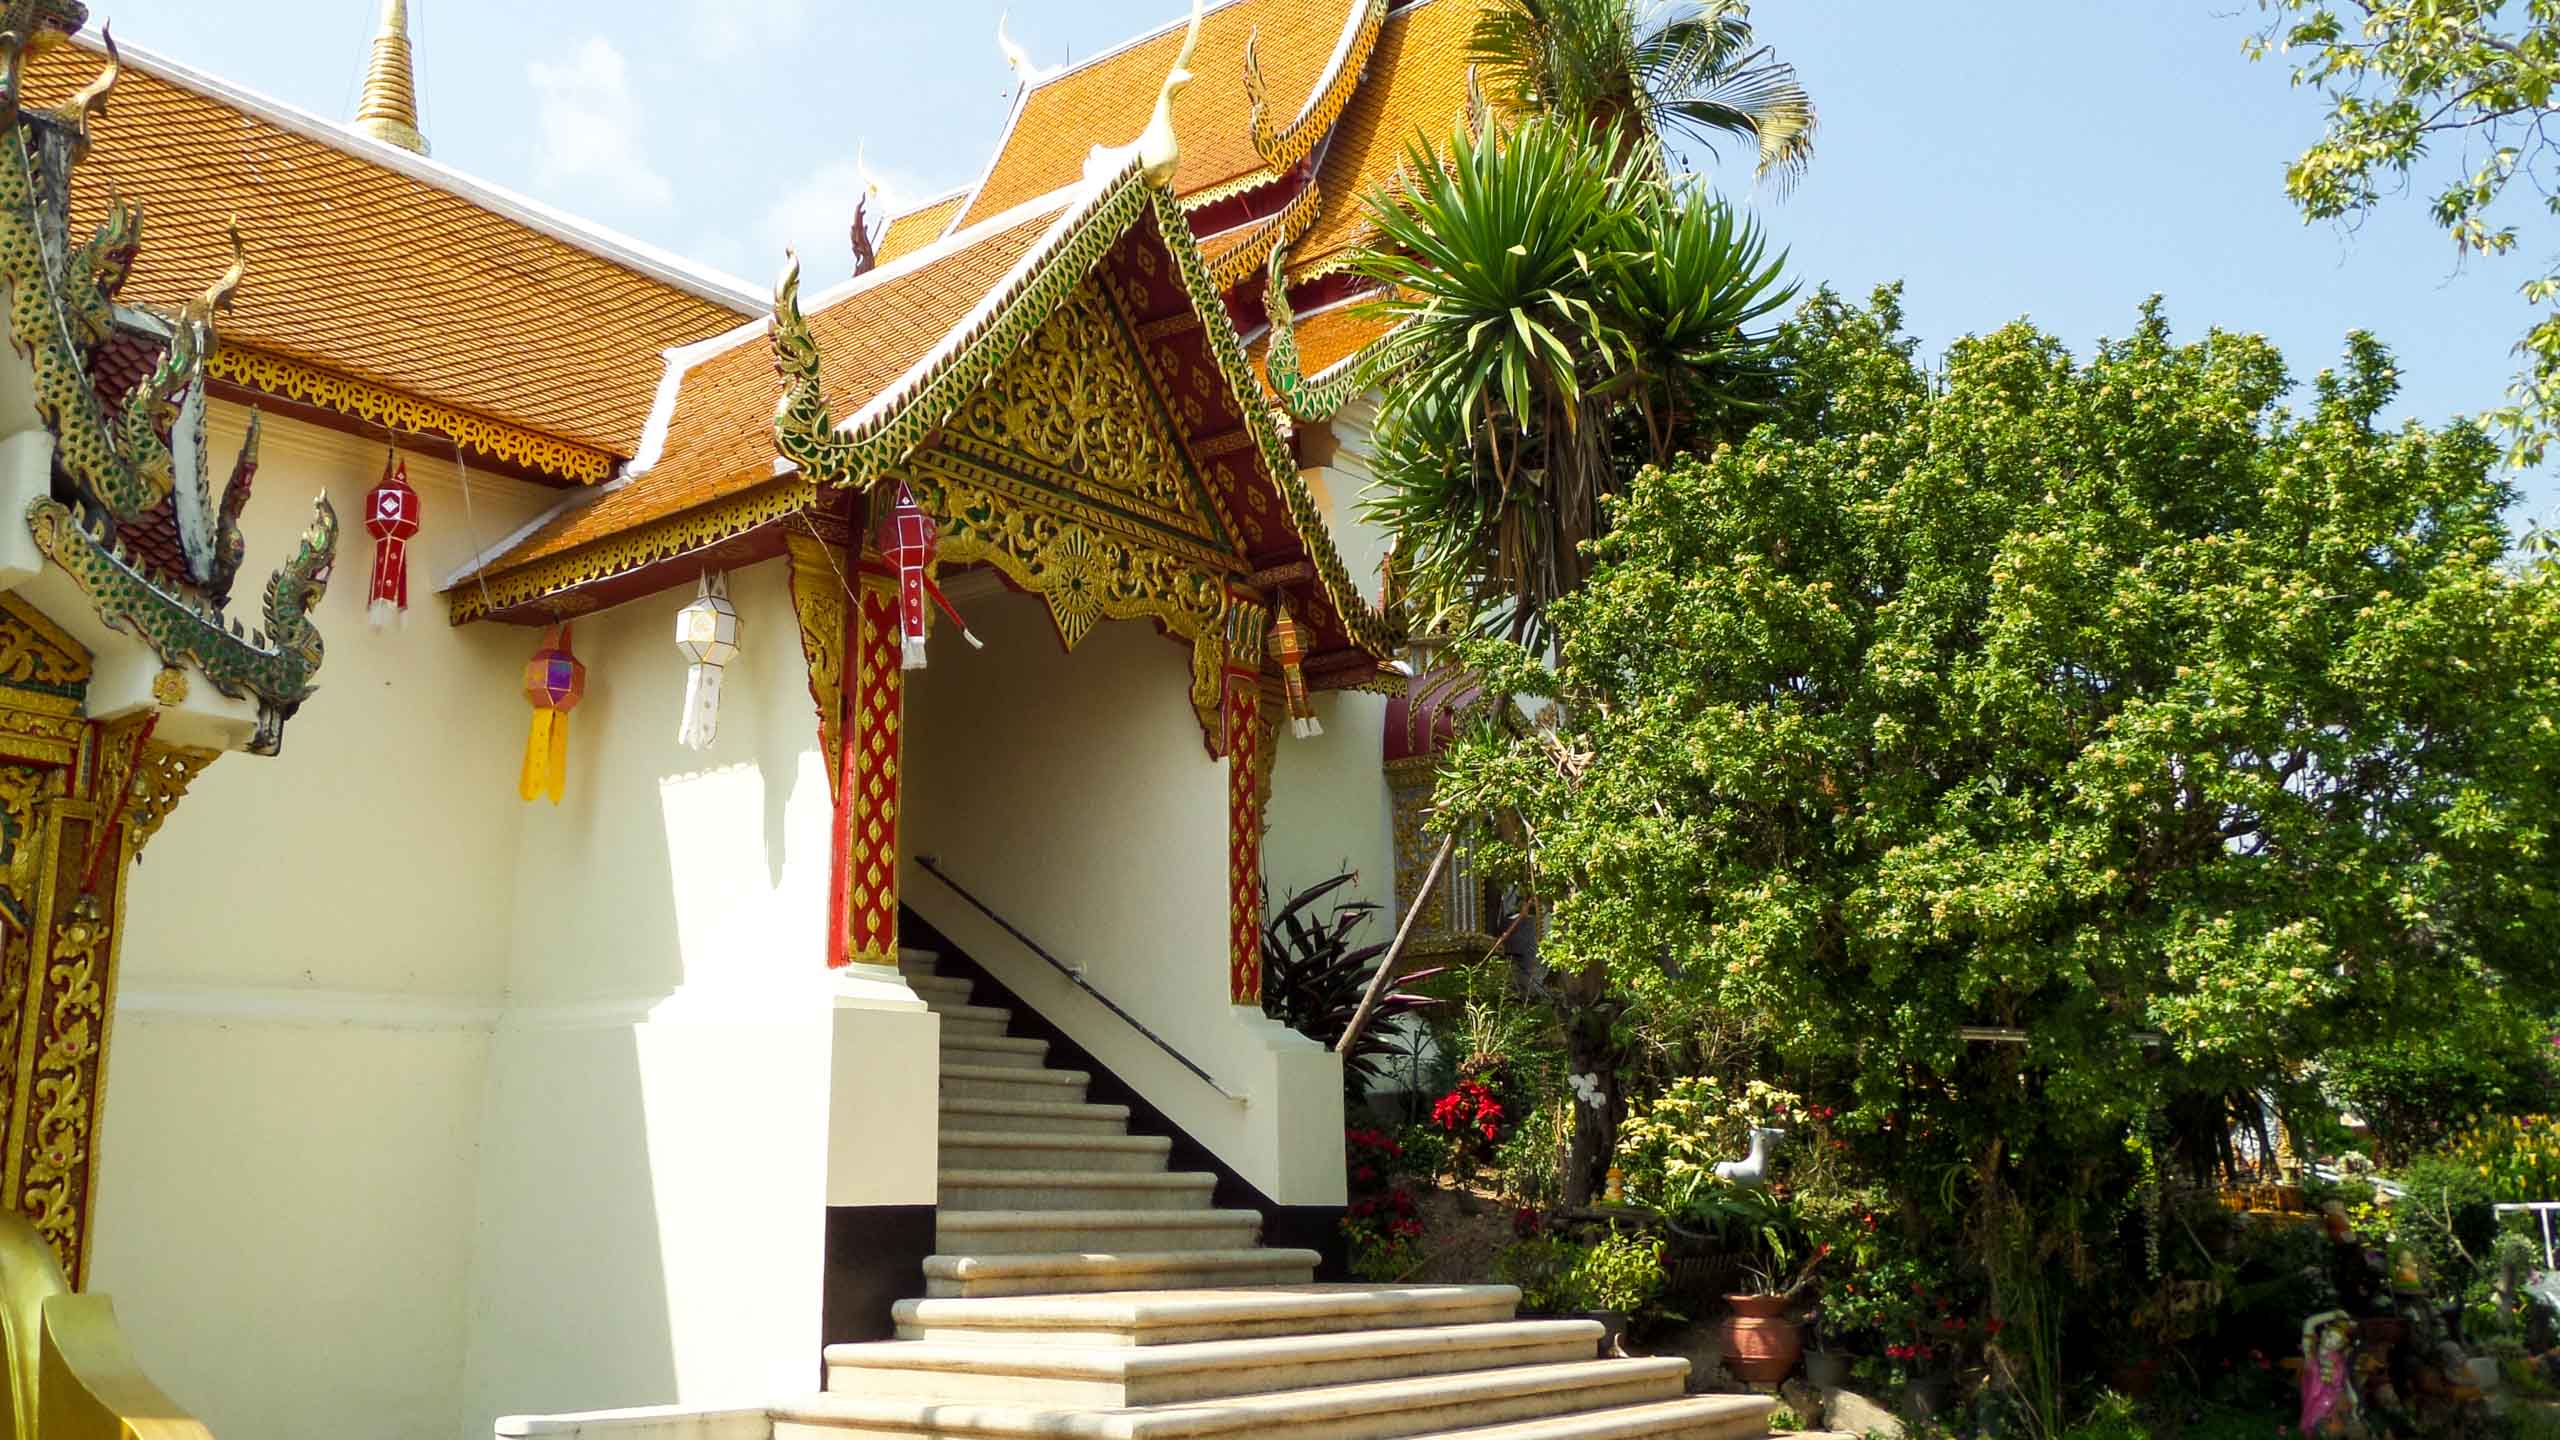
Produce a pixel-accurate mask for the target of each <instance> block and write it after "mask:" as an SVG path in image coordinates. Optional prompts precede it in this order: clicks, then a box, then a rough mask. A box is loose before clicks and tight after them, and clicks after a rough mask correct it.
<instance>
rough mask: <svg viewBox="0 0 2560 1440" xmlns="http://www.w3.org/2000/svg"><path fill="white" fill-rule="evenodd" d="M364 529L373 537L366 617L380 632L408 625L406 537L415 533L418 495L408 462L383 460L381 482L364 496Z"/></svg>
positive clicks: (416, 530) (407, 538) (407, 546)
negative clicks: (370, 592) (369, 598)
mask: <svg viewBox="0 0 2560 1440" xmlns="http://www.w3.org/2000/svg"><path fill="white" fill-rule="evenodd" d="M364 529H365V533H366V534H368V535H371V536H372V537H373V598H372V601H371V603H369V604H368V605H367V606H366V607H365V617H366V618H367V619H368V620H370V621H371V622H372V624H373V628H374V629H376V630H379V629H381V628H383V627H384V626H386V625H389V624H392V623H394V622H395V621H396V622H397V623H399V624H402V625H406V624H408V623H409V537H410V536H412V535H415V534H417V533H418V492H417V491H415V490H412V489H410V488H409V466H408V462H406V461H404V460H400V459H398V458H396V457H395V458H392V459H388V460H385V461H384V462H383V466H382V483H381V484H379V485H376V486H374V487H373V492H372V493H371V494H369V495H367V496H365V497H364Z"/></svg>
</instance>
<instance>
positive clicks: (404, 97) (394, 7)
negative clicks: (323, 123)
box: [349, 0, 427, 155]
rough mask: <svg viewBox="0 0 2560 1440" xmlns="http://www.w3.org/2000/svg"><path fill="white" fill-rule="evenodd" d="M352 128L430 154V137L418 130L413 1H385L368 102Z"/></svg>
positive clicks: (367, 78)
mask: <svg viewBox="0 0 2560 1440" xmlns="http://www.w3.org/2000/svg"><path fill="white" fill-rule="evenodd" d="M349 128H351V129H353V130H354V131H355V132H356V133H357V134H359V135H370V136H372V137H373V138H374V139H376V140H379V141H381V142H382V143H383V144H385V145H397V146H399V147H400V148H401V149H403V150H414V151H416V152H417V153H419V154H421V155H424V154H426V153H427V137H426V136H425V135H423V134H421V133H420V132H419V130H418V82H417V79H416V77H415V76H414V74H413V73H412V72H411V70H410V66H409V0H382V24H381V26H380V28H378V29H376V30H375V32H374V36H373V63H372V64H370V65H368V66H366V67H365V72H364V99H363V102H362V103H360V104H358V105H357V106H356V118H355V120H354V122H353V123H352V124H351V125H350V127H349Z"/></svg>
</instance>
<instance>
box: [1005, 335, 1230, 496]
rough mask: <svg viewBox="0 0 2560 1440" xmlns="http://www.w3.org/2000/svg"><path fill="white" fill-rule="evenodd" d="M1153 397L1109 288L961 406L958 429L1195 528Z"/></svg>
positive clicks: (1034, 338)
mask: <svg viewBox="0 0 2560 1440" xmlns="http://www.w3.org/2000/svg"><path fill="white" fill-rule="evenodd" d="M1155 414H1156V404H1155V399H1154V396H1153V395H1152V394H1151V393H1150V392H1149V391H1148V388H1147V379H1146V376H1145V374H1144V373H1143V372H1141V371H1140V370H1139V368H1138V367H1137V366H1136V365H1135V364H1134V363H1132V362H1131V358H1130V355H1129V345H1128V342H1127V340H1126V339H1125V338H1124V337H1123V336H1122V334H1121V331H1120V322H1119V320H1118V319H1117V317H1115V316H1114V315H1113V314H1112V310H1111V302H1110V301H1109V300H1108V299H1107V298H1105V296H1104V295H1103V292H1102V290H1101V287H1099V286H1097V285H1092V284H1086V285H1084V286H1081V287H1079V288H1078V289H1076V290H1075V291H1074V292H1073V293H1072V294H1070V295H1069V296H1068V297H1067V300H1066V303H1064V304H1063V305H1060V306H1059V307H1058V312H1057V313H1056V314H1055V315H1053V316H1051V317H1050V319H1049V323H1047V324H1046V325H1043V326H1041V327H1040V329H1039V330H1038V331H1037V332H1036V333H1034V334H1033V335H1032V337H1031V342H1030V343H1029V344H1028V345H1026V346H1024V347H1023V350H1022V353H1021V354H1020V355H1018V356H1016V357H1015V359H1014V360H1013V362H1012V363H1011V364H1009V365H1007V366H1006V367H1005V371H1004V373H1003V374H1002V375H1001V376H999V377H998V378H997V380H996V381H995V383H993V384H991V385H989V386H987V387H986V388H985V389H983V390H981V391H979V392H978V393H977V395H976V396H974V397H972V398H971V400H970V401H969V403H968V404H967V405H966V406H964V407H962V409H961V412H960V418H959V421H958V426H959V428H961V429H963V430H965V431H967V432H969V433H971V434H973V435H977V436H980V437H982V438H985V439H988V440H991V441H994V442H996V443H998V444H1000V445H1003V446H1004V447H1006V448H1008V449H1010V450H1013V451H1015V452H1017V453H1019V454H1021V455H1024V456H1027V457H1028V458H1030V459H1033V460H1036V461H1039V462H1040V463H1042V464H1044V465H1048V466H1052V467H1054V468H1056V469H1058V470H1062V471H1065V472H1067V473H1068V474H1069V475H1071V476H1073V477H1075V478H1076V479H1077V480H1079V481H1083V482H1086V483H1088V484H1091V485H1094V486H1097V487H1099V488H1100V489H1101V490H1102V491H1104V492H1106V494H1107V497H1109V498H1117V499H1121V500H1131V501H1136V502H1138V504H1139V505H1140V506H1142V507H1144V508H1145V509H1148V510H1151V511H1153V512H1155V513H1157V514H1159V515H1162V516H1165V517H1168V518H1182V519H1189V518H1191V516H1192V513H1193V511H1194V510H1195V508H1196V507H1195V506H1194V505H1193V504H1192V503H1191V497H1190V496H1189V495H1187V494H1186V493H1185V489H1186V487H1185V485H1184V483H1183V482H1184V475H1183V470H1182V464H1181V461H1180V458H1179V457H1178V456H1176V455H1175V453H1174V450H1173V446H1172V444H1171V443H1170V441H1169V440H1168V438H1167V436H1166V435H1165V434H1164V432H1163V430H1162V429H1161V428H1159V427H1158V426H1157V425H1155V424H1151V423H1149V422H1150V420H1151V418H1152V417H1154V416H1155Z"/></svg>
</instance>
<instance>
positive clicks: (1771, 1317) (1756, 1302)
mask: <svg viewBox="0 0 2560 1440" xmlns="http://www.w3.org/2000/svg"><path fill="white" fill-rule="evenodd" d="M1724 1303H1725V1304H1726V1305H1727V1306H1729V1307H1731V1308H1732V1310H1733V1313H1732V1314H1730V1315H1727V1316H1726V1317H1725V1318H1724V1323H1723V1324H1721V1325H1718V1326H1717V1327H1716V1334H1717V1337H1718V1338H1720V1339H1722V1340H1723V1341H1724V1368H1726V1369H1727V1370H1730V1371H1732V1372H1733V1378H1734V1379H1736V1380H1740V1381H1743V1382H1744V1383H1746V1384H1753V1385H1765V1384H1770V1383H1773V1382H1775V1381H1779V1380H1784V1379H1786V1378H1787V1376H1788V1375H1789V1374H1791V1373H1793V1372H1794V1370H1795V1368H1796V1361H1797V1359H1798V1358H1800V1357H1801V1356H1802V1355H1803V1354H1804V1327H1803V1326H1802V1325H1799V1324H1797V1323H1796V1322H1795V1321H1793V1320H1790V1319H1788V1318H1787V1302H1786V1299H1785V1297H1783V1296H1778V1295H1727V1296H1726V1297H1724Z"/></svg>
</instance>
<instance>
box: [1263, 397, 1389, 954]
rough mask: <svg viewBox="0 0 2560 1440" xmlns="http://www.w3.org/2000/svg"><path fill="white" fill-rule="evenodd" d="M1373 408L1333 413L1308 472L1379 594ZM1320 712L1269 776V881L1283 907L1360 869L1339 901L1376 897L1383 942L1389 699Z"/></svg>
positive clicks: (1319, 701) (1284, 736) (1340, 543)
mask: <svg viewBox="0 0 2560 1440" xmlns="http://www.w3.org/2000/svg"><path fill="white" fill-rule="evenodd" d="M1373 413H1374V407H1373V406H1372V405H1370V404H1369V403H1368V402H1366V401H1361V402H1356V403H1355V404H1353V405H1351V406H1348V407H1346V408H1345V410H1344V412H1343V414H1341V415H1339V416H1337V417H1335V419H1334V420H1333V421H1332V422H1331V424H1330V426H1329V427H1327V428H1328V431H1329V433H1327V434H1326V435H1325V436H1324V437H1323V439H1324V440H1325V442H1326V443H1324V444H1322V445H1318V446H1315V447H1314V448H1316V449H1318V450H1319V451H1321V458H1322V459H1323V460H1324V461H1325V462H1326V463H1325V464H1323V465H1322V466H1319V467H1318V468H1315V469H1311V470H1308V471H1306V472H1305V476H1306V480H1307V483H1308V485H1309V487H1310V488H1311V489H1312V490H1313V491H1314V492H1315V495H1316V497H1317V500H1318V501H1319V503H1321V504H1322V505H1323V506H1324V509H1325V515H1326V519H1327V521H1328V522H1329V523H1330V524H1331V526H1332V530H1333V541H1334V546H1335V548H1336V549H1337V550H1339V551H1340V552H1341V555H1342V564H1343V568H1344V569H1346V570H1348V571H1349V572H1350V574H1351V580H1352V583H1353V584H1355V585H1358V586H1360V587H1361V589H1362V592H1363V593H1364V594H1366V595H1368V596H1369V597H1370V598H1371V599H1373V600H1374V599H1375V598H1376V596H1377V592H1378V576H1379V566H1380V564H1381V563H1382V562H1383V561H1384V559H1385V558H1386V553H1387V536H1386V532H1385V531H1383V530H1381V529H1380V528H1379V527H1378V526H1376V525H1374V524H1372V523H1370V522H1369V521H1368V520H1366V519H1364V518H1362V516H1361V514H1360V509H1361V505H1362V502H1363V501H1364V500H1365V499H1366V497H1367V488H1368V484H1369V477H1368V473H1367V471H1366V470H1365V469H1364V468H1363V466H1362V463H1361V460H1362V455H1363V453H1364V450H1365V447H1366V445H1367V443H1368V429H1367V421H1368V419H1369V417H1370V416H1371V415H1372V414H1373ZM1316 716H1317V718H1318V719H1319V720H1321V721H1322V722H1323V723H1324V734H1322V735H1321V736H1318V737H1316V738H1314V739H1312V740H1300V739H1297V738H1295V737H1294V736H1292V735H1290V734H1289V732H1288V731H1287V730H1286V729H1285V728H1284V729H1283V730H1282V731H1281V736H1280V742H1279V743H1280V754H1279V759H1278V763H1277V765H1276V766H1275V767H1274V769H1273V771H1272V777H1271V812H1270V816H1269V819H1270V827H1271V828H1270V829H1269V831H1268V832H1267V833H1266V834H1265V835H1264V837H1263V841H1262V875H1263V882H1264V885H1265V887H1266V888H1267V890H1268V891H1269V894H1270V896H1271V899H1272V902H1273V903H1274V904H1275V905H1276V904H1278V903H1282V902H1285V901H1286V900H1287V898H1288V897H1289V896H1290V895H1291V894H1292V893H1294V892H1296V891H1299V890H1303V889H1305V888H1307V887H1308V886H1311V885H1315V884H1317V883H1320V882H1322V881H1325V880H1329V879H1331V878H1332V877H1333V876H1335V875H1338V874H1340V873H1341V872H1342V871H1344V870H1346V869H1348V870H1354V871H1357V872H1359V875H1360V878H1359V880H1358V881H1356V882H1355V883H1353V884H1352V885H1349V886H1347V887H1345V888H1344V889H1343V890H1341V891H1337V892H1335V898H1337V899H1349V898H1355V897H1356V898H1359V899H1364V900H1373V901H1376V902H1377V903H1378V905H1379V907H1380V913H1379V916H1378V918H1377V919H1376V920H1375V921H1373V922H1372V926H1371V930H1370V932H1369V933H1368V935H1367V936H1366V938H1368V939H1376V940H1384V939H1386V938H1388V937H1389V936H1391V935H1393V934H1394V933H1395V922H1396V920H1397V919H1398V918H1399V917H1397V916H1395V915H1394V914H1392V913H1391V912H1392V911H1393V909H1394V906H1395V898H1396V897H1395V845H1394V835H1393V830H1392V825H1393V815H1392V812H1391V807H1390V805H1389V803H1388V796H1387V786H1386V778H1385V772H1384V768H1383V766H1384V761H1385V758H1386V757H1385V740H1386V717H1387V702H1386V699H1385V697H1383V696H1379V695H1372V694H1369V693H1367V692H1365V691H1356V690H1347V691H1334V692H1330V693H1319V694H1318V695H1317V696H1316Z"/></svg>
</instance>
